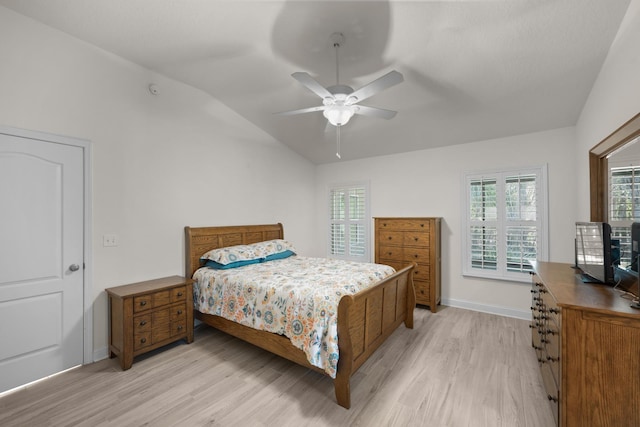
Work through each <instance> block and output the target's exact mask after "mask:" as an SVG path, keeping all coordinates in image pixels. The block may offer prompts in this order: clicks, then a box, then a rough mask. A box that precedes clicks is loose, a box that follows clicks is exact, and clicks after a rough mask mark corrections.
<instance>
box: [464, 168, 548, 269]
mask: <svg viewBox="0 0 640 427" xmlns="http://www.w3.org/2000/svg"><path fill="white" fill-rule="evenodd" d="M546 176H547V170H546V166H541V167H536V168H531V169H524V170H520V169H519V170H508V171H497V172H489V173H468V174H466V175H465V181H464V183H465V194H466V203H465V209H466V215H465V224H464V230H465V232H464V233H463V240H464V241H463V248H464V250H463V258H464V259H463V274H464V275H467V276H479V277H487V278H493V279H504V280H515V281H529V280H530V279H529V277H528V276H529V275H528V272H529V271H531V270H532V269H531V266H530V265H529V260H536V259H540V260H546V259H547V257H548V255H547V254H548V243H547V240H548V239H547V232H546V230H547V225H546V223H547V194H546V192H547V186H546Z"/></svg>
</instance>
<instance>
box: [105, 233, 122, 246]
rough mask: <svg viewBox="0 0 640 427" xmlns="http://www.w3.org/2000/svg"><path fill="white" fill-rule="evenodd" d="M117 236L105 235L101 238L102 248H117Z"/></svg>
mask: <svg viewBox="0 0 640 427" xmlns="http://www.w3.org/2000/svg"><path fill="white" fill-rule="evenodd" d="M118 240H119V239H118V235H117V234H105V235H103V236H102V246H118Z"/></svg>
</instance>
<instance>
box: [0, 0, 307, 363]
mask: <svg viewBox="0 0 640 427" xmlns="http://www.w3.org/2000/svg"><path fill="white" fill-rule="evenodd" d="M0 29H1V30H0V31H1V37H0V58H2V60H1V63H2V65H1V66H0V124H1V125H4V126H11V127H17V128H24V129H31V130H37V131H42V132H48V133H53V134H60V135H68V136H73V137H78V138H83V139H87V140H89V141H91V142H92V149H93V237H94V243H93V248H92V249H93V260H94V264H93V267H94V270H93V280H92V281H93V293H94V299H95V304H94V331H93V332H94V344H93V348H94V354H96V355H97V357H100V356H105V355H106V346H107V318H108V315H107V304H106V297H105V293H104V289H105V288H107V287H110V286H117V285H121V284H126V283H130V282H134V281H140V280H146V279H151V278H156V277H162V276H166V275H174V274H184V237H183V235H184V231H183V229H184V226H185V225H191V226H204V225H233V224H260V223H273V222H282V223H283V224H284V229H285V236H286V237H287V238H289V239H291V240H292V241H294V242H295V243H296V246H297V247H298V248H299V250H300V252H301V253H306V252H312V251H313V246H312V242H313V241H314V239H313V237H315V224H314V219H315V209H314V203H315V198H314V192H315V167H314V166H313V165H312V164H311V163H309V162H308V161H306V160H304V159H302V158H301V157H299V156H298V155H297V154H295V153H293V152H292V151H291V150H289V149H288V148H286V147H285V146H284V145H282V144H280V143H279V142H277V141H275V140H273V139H272V138H271V137H270V136H269V135H267V134H265V133H263V132H262V131H260V130H258V129H257V128H256V127H254V126H253V125H252V124H251V123H250V122H248V121H246V120H244V119H242V118H241V117H239V116H237V115H236V114H235V113H234V112H232V111H231V110H229V109H228V108H227V107H225V106H224V105H222V104H221V103H220V102H218V101H216V100H215V99H213V98H212V97H211V96H209V95H207V94H206V93H203V92H201V91H198V90H195V89H193V88H192V87H189V86H186V85H183V84H180V83H177V82H175V81H172V80H170V79H167V78H164V77H162V76H159V75H156V74H154V73H152V72H150V71H149V70H146V69H144V68H141V67H139V66H136V65H134V64H132V63H130V62H127V61H125V60H123V59H122V58H119V57H116V56H114V55H111V54H109V53H107V52H104V51H102V50H100V49H98V48H95V47H93V46H91V45H88V44H86V43H84V42H81V41H78V40H76V39H74V38H72V37H69V36H68V35H66V34H64V33H61V32H58V31H55V30H53V29H51V28H49V27H46V26H43V25H41V24H39V23H37V22H35V21H32V20H30V19H27V18H25V17H23V16H21V15H18V14H15V13H14V12H11V11H9V10H7V9H5V8H2V7H0ZM152 82H153V83H156V84H158V85H159V87H160V89H161V94H160V95H159V96H154V95H151V94H150V93H149V91H148V90H147V87H148V85H149V83H152ZM110 233H112V234H117V235H119V237H120V245H119V246H118V247H106V248H105V247H103V246H102V235H103V234H110Z"/></svg>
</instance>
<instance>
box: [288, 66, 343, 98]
mask: <svg viewBox="0 0 640 427" xmlns="http://www.w3.org/2000/svg"><path fill="white" fill-rule="evenodd" d="M291 77H293V78H294V79H296V80H297V81H299V82H300V83H302V84H303V85H304V86H305V87H306V88H307V89H309V90H310V91H311V92H313V93H315V94H316V95H318V96H319V97H320V98H322V99H324V98H333V94H332V93H331V92H329V91H328V90H327V89H326V88H325V87H324V86H322V85H321V84H320V83H318V82H317V81H316V80H315V79H314V78H313V77H311V76H310V75H309V73H304V72H297V73H293V74H291Z"/></svg>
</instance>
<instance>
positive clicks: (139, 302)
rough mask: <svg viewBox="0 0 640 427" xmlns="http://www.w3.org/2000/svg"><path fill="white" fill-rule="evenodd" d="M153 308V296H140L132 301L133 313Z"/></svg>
mask: <svg viewBox="0 0 640 427" xmlns="http://www.w3.org/2000/svg"><path fill="white" fill-rule="evenodd" d="M151 308H153V295H142V296H139V297H135V298H134V299H133V311H134V312H136V313H137V312H139V311H145V310H149V309H151Z"/></svg>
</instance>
